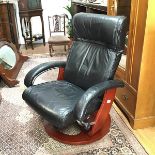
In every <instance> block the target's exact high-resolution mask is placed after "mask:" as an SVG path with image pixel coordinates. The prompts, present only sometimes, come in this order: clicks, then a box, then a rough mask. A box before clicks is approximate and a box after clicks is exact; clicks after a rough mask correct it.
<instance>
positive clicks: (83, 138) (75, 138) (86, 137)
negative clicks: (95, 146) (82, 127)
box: [44, 115, 111, 145]
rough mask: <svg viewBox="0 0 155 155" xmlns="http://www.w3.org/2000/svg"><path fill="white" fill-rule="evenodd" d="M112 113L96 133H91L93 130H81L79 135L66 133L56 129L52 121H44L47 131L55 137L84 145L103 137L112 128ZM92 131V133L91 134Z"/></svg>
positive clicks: (73, 143)
mask: <svg viewBox="0 0 155 155" xmlns="http://www.w3.org/2000/svg"><path fill="white" fill-rule="evenodd" d="M110 123H111V119H110V115H109V116H108V118H107V120H106V121H105V123H104V125H103V126H102V128H101V130H99V131H98V132H97V133H95V134H94V135H91V130H90V131H88V132H84V131H81V132H80V133H79V134H77V135H66V134H64V133H61V132H59V131H57V130H55V129H54V128H53V127H52V126H51V124H50V123H48V122H45V121H44V127H45V131H46V133H47V134H48V135H49V136H50V137H51V138H53V139H55V140H57V141H59V142H62V143H65V144H71V145H82V144H89V143H92V142H95V141H97V140H99V139H101V138H102V137H104V136H105V135H106V134H107V133H108V132H109V129H110ZM89 133H90V134H89Z"/></svg>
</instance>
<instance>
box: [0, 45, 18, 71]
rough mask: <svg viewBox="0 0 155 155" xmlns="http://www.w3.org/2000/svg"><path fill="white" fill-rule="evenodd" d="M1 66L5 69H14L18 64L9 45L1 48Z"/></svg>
mask: <svg viewBox="0 0 155 155" xmlns="http://www.w3.org/2000/svg"><path fill="white" fill-rule="evenodd" d="M0 64H1V65H2V66H3V67H4V69H8V70H10V69H12V68H13V67H14V66H15V64H16V55H15V52H14V51H13V49H12V48H11V47H10V46H9V45H5V44H4V45H3V46H1V47H0Z"/></svg>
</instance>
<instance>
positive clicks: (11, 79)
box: [0, 39, 28, 87]
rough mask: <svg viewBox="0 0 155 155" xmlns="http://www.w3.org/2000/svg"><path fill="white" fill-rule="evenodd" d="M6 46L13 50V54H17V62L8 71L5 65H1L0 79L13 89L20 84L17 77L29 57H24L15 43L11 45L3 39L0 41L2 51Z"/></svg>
mask: <svg viewBox="0 0 155 155" xmlns="http://www.w3.org/2000/svg"><path fill="white" fill-rule="evenodd" d="M5 45H6V46H8V47H9V48H11V49H12V50H13V52H14V54H15V58H16V62H15V65H14V66H12V68H10V69H6V68H5V67H4V65H3V64H0V78H2V80H3V81H4V82H5V83H6V84H7V85H8V86H9V87H13V86H15V85H16V84H18V83H19V81H18V80H16V77H17V75H18V73H19V71H20V69H21V67H22V65H23V63H24V62H25V61H26V60H27V59H28V57H27V56H23V55H22V54H21V53H20V52H19V50H18V49H17V48H16V47H15V45H14V44H13V43H10V42H8V41H4V40H3V39H0V49H1V48H2V47H3V46H5Z"/></svg>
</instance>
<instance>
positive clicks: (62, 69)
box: [57, 67, 65, 80]
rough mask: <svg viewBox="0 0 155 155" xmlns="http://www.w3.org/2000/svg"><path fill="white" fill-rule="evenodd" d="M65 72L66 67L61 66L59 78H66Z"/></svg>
mask: <svg viewBox="0 0 155 155" xmlns="http://www.w3.org/2000/svg"><path fill="white" fill-rule="evenodd" d="M64 72H65V69H64V68H62V67H60V68H59V73H58V78H57V80H63V79H64Z"/></svg>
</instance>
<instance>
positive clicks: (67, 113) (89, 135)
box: [23, 13, 127, 144]
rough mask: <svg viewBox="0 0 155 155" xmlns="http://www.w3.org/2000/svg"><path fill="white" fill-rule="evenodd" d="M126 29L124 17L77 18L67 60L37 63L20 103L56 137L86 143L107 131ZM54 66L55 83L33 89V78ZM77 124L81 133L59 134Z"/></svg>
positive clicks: (76, 142) (97, 15) (64, 141)
mask: <svg viewBox="0 0 155 155" xmlns="http://www.w3.org/2000/svg"><path fill="white" fill-rule="evenodd" d="M126 27H127V24H126V18H125V17H123V16H115V17H112V16H106V15H99V14H89V13H79V14H76V15H75V16H74V18H73V28H74V42H73V44H72V47H71V49H70V52H69V56H68V58H67V61H66V62H61V61H59V62H48V63H43V64H40V65H39V66H37V67H35V68H33V69H32V70H31V71H30V72H29V73H28V74H27V75H26V77H25V81H24V82H25V85H26V86H27V87H28V88H27V89H26V90H25V91H24V93H23V99H24V100H25V101H26V102H27V104H28V105H30V106H31V107H32V108H33V109H34V110H35V111H36V112H37V113H39V114H40V115H41V116H43V117H44V119H45V120H48V122H49V123H48V124H45V129H46V132H47V133H48V134H49V135H50V136H51V137H53V138H54V139H57V140H59V141H61V142H63V143H68V144H87V143H90V142H93V141H96V140H98V139H100V138H102V137H103V136H104V135H105V134H106V133H108V131H109V128H110V115H109V111H110V108H111V105H112V102H113V100H114V97H115V92H116V88H117V87H123V85H124V84H123V82H122V81H118V80H113V78H114V74H115V71H116V69H117V67H118V64H119V61H120V59H121V55H122V53H123V51H124V43H125V35H126V30H127V29H126ZM57 67H58V68H59V75H58V80H57V81H51V82H45V83H42V84H38V85H33V83H34V80H35V79H36V77H37V76H39V75H40V74H42V73H43V72H45V71H47V70H50V69H55V68H57ZM75 122H77V124H78V125H79V126H81V127H82V128H83V129H84V130H82V131H81V133H80V134H78V135H65V134H63V133H61V132H59V131H60V130H62V129H65V128H66V127H68V126H69V125H71V124H73V123H75Z"/></svg>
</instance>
